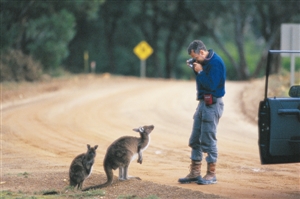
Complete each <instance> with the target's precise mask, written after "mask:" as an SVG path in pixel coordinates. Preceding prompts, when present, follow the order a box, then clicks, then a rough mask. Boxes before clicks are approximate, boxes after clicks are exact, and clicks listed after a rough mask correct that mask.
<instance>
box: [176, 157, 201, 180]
mask: <svg viewBox="0 0 300 199" xmlns="http://www.w3.org/2000/svg"><path fill="white" fill-rule="evenodd" d="M200 171H201V162H200V161H193V160H192V163H191V165H190V173H189V174H188V175H187V176H186V177H185V178H179V179H178V182H180V183H182V184H186V183H191V182H197V181H198V179H199V178H201V176H200Z"/></svg>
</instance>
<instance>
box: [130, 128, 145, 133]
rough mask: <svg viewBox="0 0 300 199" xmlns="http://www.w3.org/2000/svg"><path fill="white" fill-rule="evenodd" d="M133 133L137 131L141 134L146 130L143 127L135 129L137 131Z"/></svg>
mask: <svg viewBox="0 0 300 199" xmlns="http://www.w3.org/2000/svg"><path fill="white" fill-rule="evenodd" d="M132 130H133V131H136V132H139V133H144V131H145V130H144V128H143V127H139V128H135V129H132Z"/></svg>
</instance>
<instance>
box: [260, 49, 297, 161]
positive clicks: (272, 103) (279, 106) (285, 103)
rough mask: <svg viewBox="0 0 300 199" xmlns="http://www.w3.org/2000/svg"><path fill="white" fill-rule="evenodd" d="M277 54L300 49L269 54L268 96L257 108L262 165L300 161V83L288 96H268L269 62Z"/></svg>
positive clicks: (268, 70)
mask: <svg viewBox="0 0 300 199" xmlns="http://www.w3.org/2000/svg"><path fill="white" fill-rule="evenodd" d="M278 53H298V54H299V53H300V50H299V51H286V50H284V51H282V50H270V51H269V53H268V61H267V68H266V82H265V97H264V100H263V101H261V102H260V104H259V110H258V131H259V140H258V145H259V153H260V159H261V164H282V163H296V162H300V85H293V86H291V87H290V89H289V92H288V96H285V97H281V96H268V86H269V84H270V83H269V79H270V78H269V73H270V66H271V63H270V62H271V60H272V56H274V54H278ZM297 81H298V82H297V83H298V84H300V83H299V80H297ZM280 84H282V82H281V81H278V80H277V83H276V85H277V87H279V86H278V85H280ZM286 90H288V89H286ZM269 95H270V94H269Z"/></svg>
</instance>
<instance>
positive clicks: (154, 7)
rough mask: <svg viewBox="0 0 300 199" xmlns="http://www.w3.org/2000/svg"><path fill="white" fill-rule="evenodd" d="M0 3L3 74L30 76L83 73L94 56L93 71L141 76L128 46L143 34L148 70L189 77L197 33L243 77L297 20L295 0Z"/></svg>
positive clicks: (255, 70)
mask: <svg viewBox="0 0 300 199" xmlns="http://www.w3.org/2000/svg"><path fill="white" fill-rule="evenodd" d="M0 5H1V6H0V15H1V32H0V36H1V49H0V50H1V71H0V72H1V81H3V80H17V81H19V80H23V79H25V80H29V81H32V79H34V78H28V75H27V76H26V75H23V76H22V75H20V74H23V73H28V71H29V72H39V73H40V70H39V69H38V68H39V67H37V66H40V68H41V70H42V71H43V73H49V74H51V75H58V74H59V71H62V70H67V71H70V72H72V73H82V72H88V71H90V69H89V66H90V62H92V61H95V62H96V72H97V73H105V72H109V73H113V74H121V75H133V76H139V74H140V60H139V59H138V57H137V56H136V55H135V54H134V53H133V48H134V47H135V46H136V45H137V44H138V43H139V42H141V41H143V40H145V41H147V42H148V43H149V44H150V46H151V47H152V48H153V49H154V53H153V54H152V55H151V56H150V57H149V58H148V59H147V60H146V62H147V76H148V77H160V78H186V79H187V78H191V77H192V76H193V73H192V72H191V70H190V69H189V68H188V67H187V66H186V65H185V60H186V59H188V58H189V56H188V54H187V52H186V48H187V46H188V44H189V43H190V42H191V41H192V40H194V39H201V40H203V41H204V42H205V43H206V45H207V47H208V48H212V49H214V50H215V51H216V52H217V53H218V54H220V55H221V56H222V57H223V58H224V60H225V62H226V66H227V70H228V78H229V79H237V80H246V79H249V78H251V77H257V76H259V75H261V74H262V73H263V72H264V71H263V69H264V64H265V61H266V52H267V51H268V50H269V49H280V27H281V24H282V23H300V14H299V13H300V3H299V1H298V0H272V1H270V0H249V1H247V0H246V1H233V0H218V1H217V0H212V1H208V0H197V1H196V0H170V1H167V0H73V1H69V0H60V1H59V0H1V4H0ZM24 56H25V57H24ZM84 57H85V59H84ZM16 59H19V60H16ZM20 60H21V61H20ZM28 60H29V61H28ZM279 61H280V57H278V60H277V62H276V63H275V67H274V70H275V71H274V72H276V71H278V70H279V69H280V67H281V64H279V63H280V62H279ZM287 64H288V63H287ZM29 76H30V75H29ZM30 77H34V76H32V75H31V76H30Z"/></svg>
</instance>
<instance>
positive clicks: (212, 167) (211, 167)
mask: <svg viewBox="0 0 300 199" xmlns="http://www.w3.org/2000/svg"><path fill="white" fill-rule="evenodd" d="M216 183H217V177H216V163H215V162H213V163H207V172H206V175H205V176H204V177H203V178H199V180H198V181H197V184H203V185H205V184H216Z"/></svg>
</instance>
